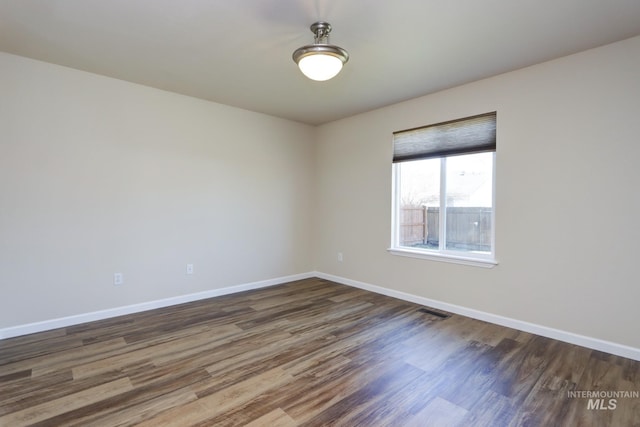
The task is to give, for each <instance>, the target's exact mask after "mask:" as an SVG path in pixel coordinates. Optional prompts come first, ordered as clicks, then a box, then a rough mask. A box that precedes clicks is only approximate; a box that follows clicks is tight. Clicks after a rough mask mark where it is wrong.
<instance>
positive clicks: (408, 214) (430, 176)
mask: <svg viewBox="0 0 640 427" xmlns="http://www.w3.org/2000/svg"><path fill="white" fill-rule="evenodd" d="M396 167H398V168H400V200H399V202H400V203H399V205H400V206H399V208H400V212H399V213H398V214H399V218H400V224H399V225H400V230H399V232H400V233H399V244H400V246H409V247H416V248H425V249H438V245H439V233H438V229H439V224H440V221H439V210H440V159H427V160H415V161H410V162H403V163H399V164H397V165H396Z"/></svg>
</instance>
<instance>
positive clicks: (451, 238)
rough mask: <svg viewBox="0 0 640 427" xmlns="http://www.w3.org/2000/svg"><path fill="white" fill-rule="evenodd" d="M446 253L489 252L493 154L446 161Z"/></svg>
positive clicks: (472, 155) (460, 157) (464, 156)
mask: <svg viewBox="0 0 640 427" xmlns="http://www.w3.org/2000/svg"><path fill="white" fill-rule="evenodd" d="M446 206H447V208H446V211H447V217H446V233H445V234H446V242H445V243H446V244H445V248H446V249H447V250H454V251H464V252H480V253H490V252H491V236H492V231H491V225H492V221H491V216H492V210H493V153H480V154H467V155H462V156H452V157H447V158H446Z"/></svg>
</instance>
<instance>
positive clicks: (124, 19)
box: [0, 0, 640, 124]
mask: <svg viewBox="0 0 640 427" xmlns="http://www.w3.org/2000/svg"><path fill="white" fill-rule="evenodd" d="M317 20H324V21H328V22H330V23H331V25H332V26H333V32H332V34H331V42H332V43H333V44H336V45H338V46H341V47H343V48H345V49H346V50H347V51H348V52H349V54H350V56H351V58H350V60H349V62H348V63H347V65H346V66H345V68H344V69H343V71H342V73H341V74H339V75H338V76H337V77H336V78H334V79H333V80H329V81H327V82H314V81H311V80H308V79H306V78H305V77H304V76H303V75H302V74H301V73H300V72H299V71H298V70H297V67H296V65H295V63H294V62H293V61H292V59H291V54H292V53H293V51H294V50H295V49H296V48H298V47H300V46H302V45H305V44H310V43H312V41H313V34H312V33H311V31H310V30H309V26H310V25H311V24H312V23H313V22H314V21H317ZM639 34H640V0H393V1H391V0H360V1H355V0H351V1H349V0H324V1H322V0H0V50H1V51H5V52H9V53H13V54H17V55H22V56H26V57H30V58H35V59H39V60H43V61H47V62H52V63H55V64H60V65H65V66H68V67H72V68H77V69H80V70H86V71H90V72H93V73H98V74H103V75H105V76H111V77H115V78H119V79H123V80H128V81H131V82H136V83H140V84H144V85H148V86H152V87H156V88H160V89H165V90H169V91H173V92H178V93H182V94H185V95H191V96H195V97H198V98H203V99H208V100H211V101H215V102H219V103H223V104H227V105H232V106H236V107H240V108H244V109H247V110H252V111H258V112H263V113H266V114H270V115H274V116H279V117H284V118H288V119H291V120H296V121H300V122H304V123H309V124H321V123H325V122H328V121H332V120H335V119H339V118H343V117H347V116H350V115H353V114H357V113H360V112H364V111H368V110H372V109H374V108H378V107H381V106H384V105H388V104H392V103H395V102H399V101H403V100H406V99H410V98H415V97H417V96H421V95H425V94H428V93H432V92H435V91H438V90H442V89H445V88H448V87H452V86H456V85H459V84H463V83H467V82H471V81H474V80H478V79H481V78H484V77H489V76H492V75H496V74H499V73H503V72H506V71H511V70H514V69H518V68H522V67H525V66H528V65H532V64H535V63H539V62H542V61H546V60H549V59H553V58H557V57H560V56H564V55H568V54H571V53H575V52H579V51H582V50H586V49H589V48H593V47H597V46H601V45H604V44H608V43H612V42H615V41H618V40H622V39H625V38H629V37H632V36H636V35H639Z"/></svg>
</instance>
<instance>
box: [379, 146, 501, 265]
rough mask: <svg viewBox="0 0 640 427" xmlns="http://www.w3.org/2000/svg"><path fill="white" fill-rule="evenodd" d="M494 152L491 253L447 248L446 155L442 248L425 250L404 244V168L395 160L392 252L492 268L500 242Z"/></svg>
mask: <svg viewBox="0 0 640 427" xmlns="http://www.w3.org/2000/svg"><path fill="white" fill-rule="evenodd" d="M492 154H493V167H492V177H491V179H492V201H491V203H492V208H491V252H490V253H489V254H483V253H469V252H461V251H452V250H447V249H445V248H444V242H445V241H446V209H445V204H446V167H445V164H446V160H445V159H446V158H447V157H452V156H443V157H440V162H441V163H440V215H441V216H440V223H439V225H440V234H439V235H440V236H441V238H440V249H437V250H436V249H423V248H410V247H407V246H400V188H401V187H400V186H401V182H400V167H398V166H399V165H401V164H402V163H393V165H392V168H393V173H392V212H391V247H390V248H389V249H388V251H389V252H390V253H391V254H393V255H400V256H406V257H411V258H419V259H427V260H432V261H443V262H450V263H454V264H463V265H470V266H475V267H484V268H492V267H495V266H496V265H497V264H498V262H497V260H496V258H495V250H496V242H495V236H496V233H495V229H496V227H495V223H496V220H495V218H496V153H495V151H494V152H493V153H492Z"/></svg>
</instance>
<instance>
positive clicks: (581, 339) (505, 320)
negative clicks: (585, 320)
mask: <svg viewBox="0 0 640 427" xmlns="http://www.w3.org/2000/svg"><path fill="white" fill-rule="evenodd" d="M313 275H314V276H315V277H319V278H321V279H325V280H330V281H332V282H336V283H341V284H343V285H347V286H353V287H355V288H360V289H364V290H367V291H371V292H375V293H378V294H382V295H387V296H390V297H394V298H398V299H401V300H405V301H410V302H413V303H416V304H420V305H425V306H428V307H433V308H437V309H440V310H444V311H448V312H451V313H455V314H460V315H462V316H467V317H471V318H473V319H478V320H483V321H485V322H489V323H494V324H496V325H501V326H506V327H508V328H513V329H517V330H520V331H524V332H529V333H532V334H536V335H541V336H543V337H547V338H553V339H555V340H558V341H564V342H567V343H570V344H576V345H579V346H582V347H587V348H591V349H593V350H599V351H604V352H606V353H610V354H615V355H616V356H622V357H626V358H629V359H633V360H637V361H640V349H638V348H634V347H629V346H626V345H623V344H617V343H614V342H610V341H604V340H600V339H597V338H591V337H587V336H584V335H578V334H574V333H572V332H567V331H562V330H559V329H554V328H549V327H547V326H541V325H536V324H535V323H529V322H524V321H522V320H517V319H511V318H509V317H503V316H499V315H496V314H491V313H486V312H484V311H479V310H474V309H472V308H467V307H462V306H459V305H455V304H449V303H446V302H441V301H437V300H433V299H430V298H425V297H420V296H417V295H412V294H408V293H405V292H400V291H395V290H392V289H387V288H383V287H381V286H376V285H371V284H369V283H364V282H359V281H357V280H351V279H346V278H344V277H339V276H334V275H331V274H325V273H320V272H315V273H314V274H313Z"/></svg>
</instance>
